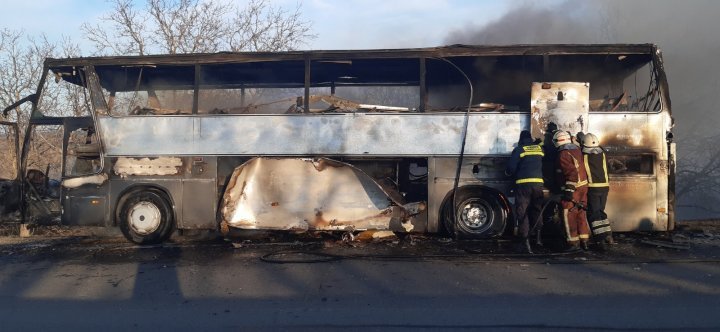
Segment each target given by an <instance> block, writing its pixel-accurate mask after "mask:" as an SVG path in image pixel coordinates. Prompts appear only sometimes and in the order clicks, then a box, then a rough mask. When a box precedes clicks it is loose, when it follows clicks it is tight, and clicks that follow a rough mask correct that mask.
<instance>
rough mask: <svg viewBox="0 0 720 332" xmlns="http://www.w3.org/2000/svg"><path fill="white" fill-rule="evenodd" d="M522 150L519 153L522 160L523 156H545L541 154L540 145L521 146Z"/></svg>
mask: <svg viewBox="0 0 720 332" xmlns="http://www.w3.org/2000/svg"><path fill="white" fill-rule="evenodd" d="M522 149H523V152H522V153H520V158H523V157H525V156H540V157H544V156H545V153H543V150H542V147H541V146H540V145H526V146H523V147H522Z"/></svg>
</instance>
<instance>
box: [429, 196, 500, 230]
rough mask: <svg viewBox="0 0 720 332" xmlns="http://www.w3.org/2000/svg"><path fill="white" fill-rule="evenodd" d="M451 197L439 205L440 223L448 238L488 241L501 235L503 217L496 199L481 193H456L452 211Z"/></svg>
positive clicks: (498, 201) (497, 198)
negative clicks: (441, 205) (442, 222)
mask: <svg viewBox="0 0 720 332" xmlns="http://www.w3.org/2000/svg"><path fill="white" fill-rule="evenodd" d="M452 203H453V199H452V195H450V196H449V197H448V199H447V200H446V201H445V204H444V205H443V221H444V224H445V229H446V230H447V231H448V233H449V234H450V235H454V236H457V237H460V238H489V237H495V236H498V235H500V234H502V232H503V230H504V229H505V222H506V219H507V213H505V210H504V209H503V207H502V205H501V203H500V199H499V197H497V195H495V194H492V193H489V192H487V191H483V190H458V192H457V194H456V197H455V207H454V208H453V207H452Z"/></svg>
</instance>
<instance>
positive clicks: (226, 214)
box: [0, 44, 675, 243]
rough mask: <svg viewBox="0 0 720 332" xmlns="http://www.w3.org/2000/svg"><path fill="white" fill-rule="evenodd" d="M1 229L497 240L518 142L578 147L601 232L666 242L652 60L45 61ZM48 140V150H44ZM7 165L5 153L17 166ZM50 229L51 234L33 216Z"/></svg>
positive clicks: (669, 216) (579, 50) (662, 147)
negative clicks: (384, 233) (602, 194)
mask: <svg viewBox="0 0 720 332" xmlns="http://www.w3.org/2000/svg"><path fill="white" fill-rule="evenodd" d="M44 71H45V75H44V76H43V78H42V80H41V82H40V83H39V85H38V90H37V93H35V94H33V95H31V96H28V97H27V98H24V99H23V100H20V101H18V102H17V103H15V104H13V105H10V106H9V107H7V108H6V109H5V111H4V116H5V117H6V120H7V119H9V117H8V113H9V112H10V111H11V110H13V109H15V108H16V107H18V106H19V105H21V104H23V103H25V102H28V103H30V104H31V106H32V114H31V115H30V117H29V121H28V124H27V127H26V128H25V129H24V135H21V139H22V142H21V143H22V144H18V142H17V140H18V135H17V130H18V129H17V126H16V125H15V124H14V123H11V122H8V121H4V122H2V123H0V125H2V128H3V130H4V132H3V134H4V136H3V139H4V141H3V144H4V145H5V146H7V147H8V148H6V149H4V150H3V152H4V153H5V155H6V156H5V157H3V158H4V160H3V162H4V166H3V167H4V170H6V171H7V170H9V171H8V172H7V173H9V174H8V175H7V177H8V178H7V179H4V180H3V182H2V185H3V191H2V194H3V195H4V196H6V197H4V198H3V201H4V202H11V201H16V202H18V203H17V204H14V205H12V204H6V205H7V206H3V209H4V211H3V212H5V213H8V212H10V211H11V210H13V209H20V210H21V212H22V213H21V215H22V218H23V222H26V223H28V222H40V221H41V220H43V219H47V216H48V215H54V216H56V217H55V220H56V222H60V223H62V224H66V225H102V226H109V227H111V226H115V227H119V228H120V229H121V230H122V232H123V234H124V235H125V236H126V237H127V238H128V239H129V240H130V241H132V242H135V243H158V242H162V241H165V240H166V239H168V238H169V237H170V236H171V234H173V233H174V232H175V231H176V230H181V231H183V230H219V231H221V232H223V233H224V234H229V233H231V232H234V231H238V230H291V231H296V232H302V231H342V232H354V231H360V230H368V229H374V230H392V231H396V232H431V233H432V232H443V231H445V232H449V233H451V234H454V235H456V236H459V237H463V238H486V237H495V236H499V235H501V234H503V232H504V231H505V230H506V228H507V225H508V224H509V220H511V218H512V214H511V209H510V206H511V204H512V200H513V198H512V185H513V184H512V181H511V180H510V179H508V178H507V177H506V175H505V174H504V168H505V164H506V161H507V160H508V158H509V154H510V152H511V151H512V149H513V147H514V145H515V144H516V142H517V139H518V136H519V133H520V131H521V130H523V129H529V130H531V131H532V133H533V136H535V137H536V138H539V139H542V138H543V137H544V135H545V134H546V133H545V131H546V130H547V124H548V123H550V122H553V123H555V124H556V125H557V126H558V127H559V128H560V129H563V130H570V131H571V132H572V133H573V134H575V133H576V132H579V131H583V132H592V133H594V134H596V135H597V136H598V137H599V138H600V140H601V145H602V146H603V147H605V148H606V149H607V151H608V156H609V157H608V158H609V160H610V168H611V169H610V170H609V171H610V188H611V189H610V195H609V201H608V208H607V210H608V214H609V215H610V220H611V223H612V227H613V229H614V230H616V231H634V230H648V231H650V230H654V231H665V230H671V229H673V227H674V197H673V187H674V169H675V164H674V158H675V155H674V153H675V149H674V143H673V142H672V130H671V129H672V126H673V120H672V117H671V112H670V98H669V95H668V85H667V80H666V77H665V72H664V70H663V62H662V57H661V53H660V51H659V50H658V48H657V47H656V46H655V45H650V44H633V45H628V44H622V45H620V44H613V45H513V46H471V45H453V46H445V47H435V48H419V49H388V50H351V51H291V52H272V53H269V52H268V53H263V52H252V53H215V54H178V55H151V56H121V57H88V58H67V59H47V60H46V61H45V68H44ZM52 140H55V141H56V143H48V142H50V141H52ZM15 154H17V156H16V155H15ZM51 219H52V218H51Z"/></svg>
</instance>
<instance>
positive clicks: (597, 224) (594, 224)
mask: <svg viewBox="0 0 720 332" xmlns="http://www.w3.org/2000/svg"><path fill="white" fill-rule="evenodd" d="M590 225H591V226H592V227H600V226H605V225H610V220H607V219H603V220H595V221H593V222H591V223H590Z"/></svg>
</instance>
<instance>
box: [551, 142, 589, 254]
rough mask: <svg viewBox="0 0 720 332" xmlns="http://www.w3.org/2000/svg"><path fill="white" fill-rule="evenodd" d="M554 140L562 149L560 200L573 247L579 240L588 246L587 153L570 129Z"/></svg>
mask: <svg viewBox="0 0 720 332" xmlns="http://www.w3.org/2000/svg"><path fill="white" fill-rule="evenodd" d="M553 143H554V145H555V146H556V147H557V149H558V162H557V166H558V167H557V173H558V180H559V182H560V185H561V192H562V195H561V201H560V204H561V206H562V220H563V224H564V225H565V232H566V233H567V242H568V245H569V250H577V249H578V244H579V245H581V246H582V248H583V249H584V250H588V249H589V247H588V243H589V240H590V229H589V227H588V223H587V216H586V215H585V207H586V206H587V189H588V187H587V183H588V182H587V172H586V171H585V166H584V165H583V155H582V152H581V151H580V148H579V147H578V146H577V145H575V144H573V143H572V138H571V135H570V134H569V133H568V132H566V131H557V132H555V134H554V135H553Z"/></svg>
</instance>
